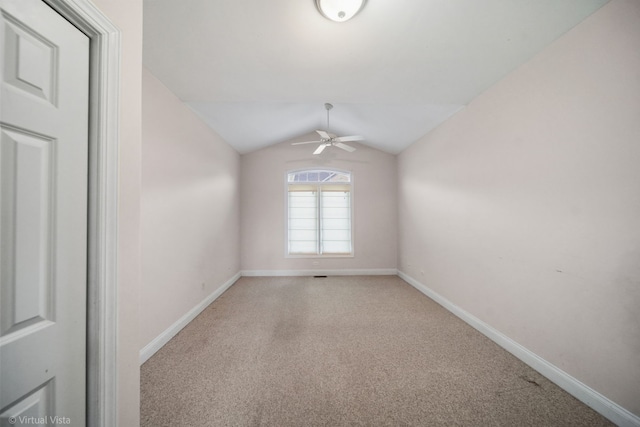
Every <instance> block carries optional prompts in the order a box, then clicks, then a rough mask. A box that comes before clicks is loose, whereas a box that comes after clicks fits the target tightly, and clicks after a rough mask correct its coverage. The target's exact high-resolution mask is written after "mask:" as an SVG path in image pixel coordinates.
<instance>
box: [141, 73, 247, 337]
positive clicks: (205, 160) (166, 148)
mask: <svg viewBox="0 0 640 427" xmlns="http://www.w3.org/2000/svg"><path fill="white" fill-rule="evenodd" d="M142 102H143V105H142V106H143V108H142V157H143V161H142V217H141V218H142V221H141V224H142V225H141V227H142V237H141V239H142V289H141V301H142V304H141V306H140V339H141V340H140V348H143V347H144V346H145V345H147V344H148V343H149V342H151V341H152V340H153V339H154V338H156V337H157V336H158V335H160V334H161V333H162V332H164V331H165V330H166V329H167V328H169V327H170V326H171V325H172V324H173V323H174V322H176V321H177V320H178V319H180V318H181V317H182V316H184V315H185V314H186V313H187V312H189V311H190V310H191V309H192V308H194V307H195V306H196V305H198V304H199V303H201V302H202V300H204V299H205V298H206V297H207V296H209V295H210V294H211V293H212V292H214V291H215V290H216V289H218V288H219V287H220V286H221V285H223V284H224V283H225V282H227V281H228V280H229V279H230V278H231V277H232V276H234V275H235V274H237V273H238V272H239V271H240V253H239V247H240V245H239V239H240V234H239V233H240V231H239V225H240V224H239V221H240V219H239V218H240V212H239V200H240V199H239V182H240V176H239V172H240V156H239V154H238V153H237V152H236V151H235V150H234V149H232V148H231V147H230V146H229V145H228V144H227V143H226V142H224V141H223V140H222V139H221V138H220V137H219V136H218V135H217V134H215V133H214V132H213V131H212V130H211V129H210V128H209V127H207V126H206V125H205V124H204V123H203V122H202V121H201V120H200V119H198V118H197V116H196V115H195V114H194V113H193V112H192V111H191V110H190V109H189V108H188V107H186V106H185V105H184V104H183V103H182V102H181V101H180V100H179V99H178V98H177V97H176V96H175V95H173V94H172V93H171V92H170V91H169V90H168V89H167V88H166V87H165V86H164V85H163V84H162V83H161V82H160V81H159V80H158V79H156V78H155V77H154V76H153V75H152V74H151V73H150V72H149V71H148V70H147V69H146V68H145V69H144V71H143V74H142Z"/></svg>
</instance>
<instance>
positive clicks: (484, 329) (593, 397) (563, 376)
mask: <svg viewBox="0 0 640 427" xmlns="http://www.w3.org/2000/svg"><path fill="white" fill-rule="evenodd" d="M398 276H400V278H401V279H403V280H404V281H405V282H407V283H409V284H410V285H411V286H413V287H414V288H416V289H417V290H419V291H420V292H422V293H423V294H425V295H426V296H428V297H429V298H431V299H432V300H434V301H435V302H437V303H438V304H440V305H441V306H443V307H444V308H446V309H447V310H449V311H450V312H451V313H453V314H454V315H456V316H457V317H459V318H460V319H462V320H464V321H465V322H466V323H468V324H469V325H470V326H472V327H473V328H475V329H477V330H478V331H479V332H481V333H482V334H483V335H485V336H487V337H488V338H489V339H491V340H492V341H494V342H495V343H496V344H498V345H499V346H500V347H502V348H504V349H505V350H507V351H508V352H509V353H511V354H513V355H514V356H516V357H517V358H518V359H520V360H522V361H523V362H524V363H526V364H527V365H529V366H531V367H532V368H533V369H535V370H536V371H538V372H540V373H541V374H542V375H544V376H545V377H547V378H548V379H549V380H551V381H553V382H554V383H555V384H557V385H558V386H559V387H560V388H562V389H564V390H565V391H566V392H568V393H569V394H571V395H572V396H574V397H575V398H576V399H578V400H580V401H582V402H583V403H585V404H586V405H587V406H589V407H591V408H592V409H594V410H595V411H597V412H599V413H600V414H601V415H602V416H604V417H606V418H607V419H609V420H610V421H611V422H613V423H615V424H616V425H618V426H621V427H640V417H638V416H637V415H635V414H633V413H631V412H629V411H627V410H626V409H624V408H623V407H622V406H620V405H618V404H617V403H615V402H613V401H611V400H610V399H607V398H606V397H605V396H603V395H602V394H600V393H598V392H597V391H595V390H593V389H592V388H590V387H589V386H587V385H585V384H583V383H581V382H580V381H578V380H577V379H575V378H573V377H572V376H571V375H569V374H567V373H566V372H564V371H563V370H561V369H559V368H558V367H556V366H554V365H552V364H551V363H549V362H547V361H546V360H544V359H543V358H541V357H540V356H538V355H536V354H535V353H533V352H531V351H530V350H528V349H526V348H525V347H523V346H521V345H520V344H518V343H517V342H515V341H513V340H512V339H511V338H509V337H507V336H506V335H504V334H502V333H501V332H499V331H497V330H496V329H494V328H492V327H491V326H489V325H488V324H486V323H484V322H483V321H482V320H480V319H478V318H477V317H475V316H473V315H471V314H470V313H468V312H466V311H464V310H463V309H461V308H460V307H458V306H457V305H455V304H453V303H452V302H451V301H449V300H447V299H446V298H444V297H442V296H441V295H439V294H438V293H436V292H434V291H433V290H431V289H429V288H428V287H427V286H425V285H423V284H422V283H420V282H418V281H417V280H416V279H414V278H413V277H411V276H409V275H407V274H406V273H403V272H402V271H398Z"/></svg>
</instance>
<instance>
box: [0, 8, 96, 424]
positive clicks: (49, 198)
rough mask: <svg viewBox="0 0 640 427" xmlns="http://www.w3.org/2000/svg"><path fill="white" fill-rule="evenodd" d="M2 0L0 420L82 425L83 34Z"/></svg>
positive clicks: (48, 13) (47, 11)
mask: <svg viewBox="0 0 640 427" xmlns="http://www.w3.org/2000/svg"><path fill="white" fill-rule="evenodd" d="M0 8H1V16H0V58H1V59H2V63H1V64H0V97H1V101H0V144H1V145H0V190H1V196H0V280H1V284H2V287H1V292H0V384H1V385H0V426H4V425H8V424H7V423H9V420H10V419H11V417H15V418H16V425H20V424H25V421H26V422H27V423H28V417H34V418H32V419H31V421H32V422H31V424H33V421H34V420H37V419H42V418H43V417H45V419H46V420H48V422H49V423H51V422H52V421H51V418H50V417H56V416H57V417H63V418H62V420H63V422H64V421H66V420H68V421H69V423H70V424H71V425H84V423H85V406H86V398H85V395H86V391H85V383H86V372H85V370H86V289H87V267H86V266H87V188H88V187H87V184H88V114H89V99H88V93H89V92H88V90H89V87H88V85H89V80H88V78H89V40H88V38H87V37H86V36H85V35H84V34H82V33H81V32H80V31H79V30H77V29H76V28H75V27H74V26H72V25H71V24H69V23H68V22H67V21H66V20H64V19H63V18H62V17H61V16H60V15H58V14H57V13H56V12H54V11H53V10H52V9H51V8H49V7H48V6H47V5H46V4H45V3H43V2H42V1H41V0H0ZM20 420H23V421H22V422H21V421H20Z"/></svg>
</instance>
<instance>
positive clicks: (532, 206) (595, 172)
mask: <svg viewBox="0 0 640 427" xmlns="http://www.w3.org/2000/svg"><path fill="white" fill-rule="evenodd" d="M639 118H640V2H638V1H635V0H614V1H612V2H610V3H609V4H607V5H605V6H604V7H603V8H602V9H601V10H600V11H598V12H596V13H595V14H594V15H592V16H591V17H590V18H588V19H587V20H586V21H584V22H583V23H581V24H580V25H578V26H577V27H575V28H574V29H573V30H571V31H570V32H568V33H567V34H566V35H565V36H563V37H562V38H560V39H559V40H557V41H556V42H554V43H553V44H552V45H551V46H549V47H548V48H547V49H545V50H544V51H543V52H541V53H540V54H539V55H537V56H536V57H535V58H534V59H532V60H531V61H530V62H528V63H527V64H525V65H524V66H522V67H521V68H519V69H518V70H516V71H515V72H513V73H512V74H510V75H509V76H507V77H506V78H505V79H503V80H501V81H500V82H499V83H498V84H496V85H495V86H494V87H492V88H491V89H489V90H488V91H486V92H485V93H484V94H482V95H481V96H479V97H478V98H477V99H475V100H474V101H473V102H472V103H471V104H470V105H469V106H468V107H467V108H466V109H465V110H463V111H462V112H460V113H458V114H457V115H456V116H454V117H453V118H451V119H449V120H448V121H447V122H445V123H444V124H443V125H442V126H440V127H439V128H437V129H436V130H435V131H433V132H431V133H430V134H428V135H427V136H426V137H424V138H423V139H422V140H420V141H419V142H417V143H415V144H414V145H412V146H411V147H410V148H409V149H407V150H406V151H404V152H403V153H402V154H401V155H399V165H398V171H399V183H398V184H399V186H398V188H399V196H398V197H399V224H400V225H399V254H400V256H399V269H400V270H401V271H403V272H405V273H407V274H408V275H409V276H411V277H412V278H414V279H416V280H417V281H419V282H421V283H423V284H424V285H425V286H427V287H429V288H431V289H432V290H434V291H435V292H437V293H438V294H440V295H442V296H443V297H445V298H446V299H448V300H449V301H451V302H453V303H454V304H456V305H457V306H459V307H460V308H462V309H464V310H466V311H467V312H469V313H471V314H472V315H473V316H475V317H477V318H479V319H480V320H482V321H484V322H486V323H487V324H489V325H491V326H492V327H493V328H495V329H497V330H498V331H500V332H502V333H503V334H505V335H507V336H508V337H510V338H511V339H513V340H514V341H516V342H518V343H519V344H521V345H523V346H524V347H526V348H527V349H529V350H530V351H532V352H533V353H535V354H537V355H539V356H541V357H542V358H544V359H545V360H547V361H548V362H550V363H552V364H553V365H555V366H557V367H558V368H560V369H562V370H563V371H565V372H567V373H568V374H570V375H571V376H573V377H574V378H576V379H578V380H579V381H581V382H583V383H584V384H586V385H587V386H589V387H591V388H593V389H595V390H596V391H598V392H600V393H601V394H603V395H604V396H606V397H608V398H609V399H611V400H613V401H614V402H616V403H618V404H619V405H621V406H623V407H624V408H626V409H627V410H629V411H631V412H633V413H634V414H636V415H640V399H638V396H640V363H638V362H639V360H640V359H639V357H638V355H639V354H640V334H639V333H638V332H639V331H640V310H638V307H640V227H639V226H638V224H639V223H638V219H639V218H640V119H639Z"/></svg>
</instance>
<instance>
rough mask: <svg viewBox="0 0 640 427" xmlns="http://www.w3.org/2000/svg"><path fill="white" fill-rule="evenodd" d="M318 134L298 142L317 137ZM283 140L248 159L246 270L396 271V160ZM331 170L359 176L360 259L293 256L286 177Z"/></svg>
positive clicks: (363, 150) (369, 151)
mask: <svg viewBox="0 0 640 427" xmlns="http://www.w3.org/2000/svg"><path fill="white" fill-rule="evenodd" d="M317 138H318V135H317V134H315V133H313V134H309V135H305V136H304V137H302V138H300V139H298V140H299V141H308V140H314V139H317ZM291 142H292V141H289V142H283V143H280V144H277V145H274V146H271V147H268V148H264V149H262V150H258V151H254V152H251V153H248V154H243V155H242V174H241V192H240V194H241V215H242V219H241V266H242V270H243V271H246V270H285V271H290V270H354V269H368V270H374V269H395V268H396V262H397V243H396V240H397V210H396V188H397V181H396V180H397V169H396V156H394V155H391V154H387V153H384V152H382V151H379V150H376V149H373V148H369V147H366V146H364V145H361V144H357V143H353V144H352V143H350V144H351V145H353V146H355V147H357V151H355V152H354V153H349V152H347V151H344V150H341V149H339V148H329V149H326V150H325V151H324V152H323V153H322V154H321V155H315V156H314V155H313V151H314V150H315V148H316V145H312V144H310V145H297V146H292V145H291ZM311 167H313V168H317V167H328V168H335V169H341V170H348V171H351V172H352V173H353V181H354V182H353V199H352V200H353V228H354V240H353V241H354V256H353V257H350V258H287V257H286V256H285V252H286V243H285V242H286V227H287V224H286V200H285V190H286V189H285V174H286V173H287V172H288V171H291V170H296V169H304V168H311Z"/></svg>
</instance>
